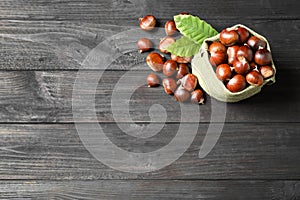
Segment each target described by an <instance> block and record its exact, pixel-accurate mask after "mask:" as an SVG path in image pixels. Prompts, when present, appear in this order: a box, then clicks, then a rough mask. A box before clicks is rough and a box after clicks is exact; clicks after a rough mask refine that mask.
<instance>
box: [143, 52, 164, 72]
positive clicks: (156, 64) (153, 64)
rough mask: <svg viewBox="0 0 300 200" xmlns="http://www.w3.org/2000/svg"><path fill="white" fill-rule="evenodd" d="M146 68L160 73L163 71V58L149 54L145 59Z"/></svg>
mask: <svg viewBox="0 0 300 200" xmlns="http://www.w3.org/2000/svg"><path fill="white" fill-rule="evenodd" d="M146 62H147V64H148V66H149V67H150V68H151V69H152V70H153V71H155V72H160V71H161V70H162V69H163V65H164V58H163V57H162V56H161V55H160V54H159V53H156V52H151V53H149V54H148V56H147V57H146Z"/></svg>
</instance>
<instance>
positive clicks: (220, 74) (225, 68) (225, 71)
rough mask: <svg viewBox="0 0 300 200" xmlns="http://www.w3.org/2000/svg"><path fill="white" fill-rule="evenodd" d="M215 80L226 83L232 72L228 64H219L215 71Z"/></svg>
mask: <svg viewBox="0 0 300 200" xmlns="http://www.w3.org/2000/svg"><path fill="white" fill-rule="evenodd" d="M216 75H217V78H218V79H219V80H221V81H227V80H229V79H230V78H231V76H232V72H231V68H230V66H229V65H228V64H221V65H219V66H218V67H217V69H216Z"/></svg>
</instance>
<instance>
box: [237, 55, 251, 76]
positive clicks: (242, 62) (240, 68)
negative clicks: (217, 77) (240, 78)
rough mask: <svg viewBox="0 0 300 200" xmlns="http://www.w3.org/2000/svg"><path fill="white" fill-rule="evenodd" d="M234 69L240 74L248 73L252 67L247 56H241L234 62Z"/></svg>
mask: <svg viewBox="0 0 300 200" xmlns="http://www.w3.org/2000/svg"><path fill="white" fill-rule="evenodd" d="M233 67H234V71H235V72H236V73H238V74H247V73H248V72H249V70H250V69H251V67H250V65H249V63H248V62H247V61H246V59H245V58H243V57H240V59H238V60H235V61H234V62H233Z"/></svg>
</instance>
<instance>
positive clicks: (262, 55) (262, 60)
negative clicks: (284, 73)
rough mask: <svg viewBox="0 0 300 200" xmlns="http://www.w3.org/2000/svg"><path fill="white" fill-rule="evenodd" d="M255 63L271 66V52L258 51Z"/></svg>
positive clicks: (265, 50)
mask: <svg viewBox="0 0 300 200" xmlns="http://www.w3.org/2000/svg"><path fill="white" fill-rule="evenodd" d="M254 61H255V63H256V64H258V65H269V64H270V63H271V62H272V55H271V52H270V51H269V50H267V49H258V50H257V51H256V52H255V55H254Z"/></svg>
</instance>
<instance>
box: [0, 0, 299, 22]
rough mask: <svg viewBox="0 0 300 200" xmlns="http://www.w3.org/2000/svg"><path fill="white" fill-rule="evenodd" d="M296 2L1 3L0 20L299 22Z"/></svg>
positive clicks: (140, 0)
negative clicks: (180, 16)
mask: <svg viewBox="0 0 300 200" xmlns="http://www.w3.org/2000/svg"><path fill="white" fill-rule="evenodd" d="M298 7H299V2H298V1H297V0H290V1H286V2H277V1H259V0H255V1H251V2H250V1H240V2H236V1H234V0H229V1H226V3H224V1H222V0H217V1H214V2H212V1H209V0H201V1H198V0H191V1H187V0H179V1H176V3H175V2H174V1H171V0H164V1H162V0H151V1H150V0H113V1H103V0H102V1H98V0H90V1H85V0H68V1H51V2H48V1H46V0H29V1H22V0H17V1H14V0H3V1H1V4H0V8H1V9H0V13H1V15H0V18H2V19H22V20H24V19H26V20H79V21H102V22H103V23H106V24H110V23H120V20H128V23H130V22H131V21H130V20H132V19H137V18H139V17H141V16H143V15H145V14H148V13H151V14H154V15H156V16H157V17H158V18H170V17H172V16H173V15H175V14H177V13H180V12H183V11H188V12H190V13H193V14H195V15H199V16H202V17H203V18H210V17H213V18H218V19H230V18H231V19H232V18H237V17H238V18H254V19H255V18H267V19H271V18H275V19H290V18H297V19H299V12H298Z"/></svg>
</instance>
